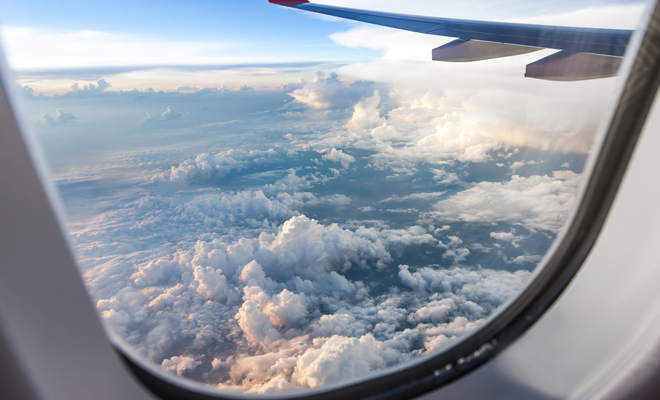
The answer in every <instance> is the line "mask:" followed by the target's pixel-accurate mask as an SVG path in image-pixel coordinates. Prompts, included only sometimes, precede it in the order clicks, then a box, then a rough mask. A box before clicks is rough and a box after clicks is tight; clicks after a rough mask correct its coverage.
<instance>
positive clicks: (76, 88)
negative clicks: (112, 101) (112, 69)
mask: <svg viewBox="0 0 660 400" xmlns="http://www.w3.org/2000/svg"><path fill="white" fill-rule="evenodd" d="M109 87H110V84H109V83H108V82H106V80H105V79H99V80H98V81H97V82H96V85H95V84H93V83H90V84H88V85H83V86H80V85H79V84H78V83H74V84H73V85H71V92H70V94H77V95H85V94H98V93H102V92H103V91H105V89H107V88H109Z"/></svg>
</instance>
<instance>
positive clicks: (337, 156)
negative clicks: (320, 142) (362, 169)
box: [321, 148, 355, 169]
mask: <svg viewBox="0 0 660 400" xmlns="http://www.w3.org/2000/svg"><path fill="white" fill-rule="evenodd" d="M321 158H322V159H324V160H326V161H333V162H338V163H341V166H342V167H343V168H345V169H348V167H350V166H351V164H352V163H354V162H355V157H353V156H351V155H350V154H346V153H344V152H343V151H341V150H337V149H335V148H333V149H331V150H328V151H327V153H326V154H324V155H323V157H321Z"/></svg>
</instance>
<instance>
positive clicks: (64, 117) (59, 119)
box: [41, 108, 76, 125]
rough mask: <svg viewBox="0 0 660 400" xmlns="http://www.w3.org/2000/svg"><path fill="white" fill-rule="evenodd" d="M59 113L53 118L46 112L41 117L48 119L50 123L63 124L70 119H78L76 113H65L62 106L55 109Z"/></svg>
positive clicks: (47, 121)
mask: <svg viewBox="0 0 660 400" xmlns="http://www.w3.org/2000/svg"><path fill="white" fill-rule="evenodd" d="M55 112H56V113H57V115H56V116H55V117H54V118H53V117H51V116H50V114H44V115H43V116H42V117H41V118H42V119H43V120H44V121H46V123H47V124H48V125H63V124H66V123H67V122H69V121H72V120H74V119H76V117H75V115H73V114H71V113H65V112H64V111H62V109H61V108H58V109H57V110H55Z"/></svg>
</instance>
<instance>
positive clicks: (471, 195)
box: [427, 171, 580, 233]
mask: <svg viewBox="0 0 660 400" xmlns="http://www.w3.org/2000/svg"><path fill="white" fill-rule="evenodd" d="M579 182H580V176H579V175H578V174H575V173H573V172H571V171H555V172H554V173H553V175H552V176H547V175H545V176H539V175H534V176H530V177H529V178H523V177H520V176H518V175H514V176H513V177H512V178H511V180H510V181H507V182H480V183H478V184H476V185H474V186H473V187H471V188H470V189H467V190H464V191H462V192H459V193H457V194H456V195H454V196H451V197H450V198H448V199H446V200H442V201H440V202H438V203H437V204H436V205H435V209H436V211H434V212H431V213H428V214H427V216H428V217H429V218H433V219H441V220H445V221H469V222H477V221H478V222H498V221H507V222H511V223H517V224H521V225H523V226H525V227H526V228H527V229H530V230H546V231H551V232H555V233H556V232H558V231H559V229H560V228H561V227H562V226H563V224H564V222H565V221H566V218H567V217H568V214H569V212H570V211H571V209H572V207H573V202H574V199H575V196H576V193H577V189H578V185H579Z"/></svg>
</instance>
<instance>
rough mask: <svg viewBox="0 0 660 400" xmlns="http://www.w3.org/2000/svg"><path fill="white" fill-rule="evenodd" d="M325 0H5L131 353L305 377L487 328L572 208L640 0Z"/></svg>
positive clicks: (18, 52) (96, 273) (417, 357)
mask: <svg viewBox="0 0 660 400" xmlns="http://www.w3.org/2000/svg"><path fill="white" fill-rule="evenodd" d="M319 4H321V2H319V3H316V2H312V3H308V2H307V1H276V0H271V1H270V2H268V1H266V0H260V1H254V2H250V3H249V4H246V2H208V1H197V2H178V3H177V2H165V3H163V2H158V3H156V2H150V1H147V2H140V3H134V2H127V1H124V0H121V1H115V2H112V3H107V4H106V3H102V4H99V3H94V4H89V3H88V2H80V1H75V0H65V1H63V2H58V3H57V4H54V3H52V2H45V1H32V0H31V1H25V2H7V1H5V2H3V3H2V6H3V11H4V12H3V17H2V23H3V25H2V31H1V35H2V41H3V47H4V49H5V52H6V56H7V60H8V63H9V65H10V67H11V69H12V71H13V73H14V76H15V78H16V84H17V87H18V88H19V90H20V92H21V94H22V98H23V106H24V108H25V110H26V115H27V118H28V121H29V122H30V125H31V129H33V130H34V131H35V132H36V133H37V136H38V138H39V140H40V142H41V146H42V147H43V149H44V151H45V153H46V155H47V159H48V164H49V166H50V169H51V171H52V179H53V180H54V182H55V183H56V186H57V188H58V190H59V194H60V196H61V201H62V204H63V205H64V207H65V210H66V215H67V218H68V222H67V229H68V231H69V234H70V238H71V243H72V247H73V249H74V252H75V254H76V256H77V259H78V262H79V268H80V273H81V276H82V278H83V280H84V282H85V284H86V287H87V288H88V290H89V293H90V297H91V298H92V301H93V303H94V304H95V305H96V309H97V311H98V314H99V316H100V318H101V319H102V321H103V322H104V323H105V326H106V328H107V330H108V333H109V335H110V337H111V338H112V340H113V341H115V343H116V344H117V346H119V347H120V348H122V349H128V350H126V351H130V352H131V353H130V354H129V355H128V356H129V358H130V357H134V358H135V359H139V360H148V361H149V362H151V363H152V365H155V366H157V367H158V368H159V369H160V370H161V371H162V372H164V373H166V374H169V375H170V376H174V377H178V378H182V379H186V380H188V381H189V382H197V383H200V384H203V385H205V386H206V387H210V388H214V389H218V390H220V391H221V392H222V393H234V394H235V393H247V394H281V393H294V394H295V393H304V392H302V391H305V390H310V389H323V388H331V387H335V385H341V384H348V383H351V382H355V381H356V380H359V379H364V378H365V377H369V376H375V375H376V374H382V373H386V372H387V371H393V370H394V369H398V370H399V371H400V370H402V368H404V367H406V366H411V365H416V364H417V363H419V362H423V361H425V360H429V359H430V357H432V356H435V355H438V354H440V353H441V352H443V351H444V350H447V349H450V348H451V347H452V346H453V345H455V344H456V343H458V342H459V341H460V340H461V339H463V338H465V337H468V336H469V335H470V334H473V333H475V332H478V331H479V329H480V328H481V327H483V326H485V325H486V324H488V322H489V321H490V319H491V318H493V316H495V315H497V313H498V312H500V311H501V310H502V309H503V306H505V305H506V304H507V302H509V301H511V300H512V299H513V298H515V296H516V295H517V294H519V293H520V292H521V291H522V290H523V289H524V288H525V287H526V285H527V284H528V283H529V282H530V281H531V280H533V278H534V276H535V274H536V273H538V271H539V267H540V266H542V265H543V260H544V257H547V255H548V252H549V250H550V249H551V246H552V245H553V243H554V242H555V239H556V238H557V237H558V235H559V234H560V232H561V231H562V228H563V227H564V225H565V224H566V223H567V221H568V220H569V217H570V215H571V212H572V211H573V210H574V207H575V206H576V201H577V196H578V194H579V188H580V184H581V182H582V181H583V178H584V176H583V169H584V166H585V163H586V162H587V158H588V157H589V156H590V153H591V149H592V145H593V139H594V136H595V134H596V131H597V129H598V127H599V124H600V122H601V118H602V116H603V114H604V113H605V111H606V110H607V107H608V105H609V103H610V102H611V101H612V94H613V91H614V88H615V86H616V84H617V79H616V78H615V76H616V74H617V71H618V69H619V66H620V64H621V60H622V56H623V55H624V52H625V50H626V45H627V43H628V39H629V38H630V35H631V34H632V30H634V29H635V27H636V25H637V23H638V22H639V21H640V19H641V16H642V14H643V12H644V8H645V3H644V2H643V1H634V0H633V1H625V0H602V1H587V0H576V1H563V0H560V1H546V0H543V1H533V2H532V1H520V2H511V1H503V0H497V1H488V2H483V1H476V0H466V1H462V2H455V1H454V2H450V1H446V0H441V1H438V0H433V1H430V0H415V1H412V0H411V1H408V2H405V3H402V2H389V1H387V2H385V1H379V2H375V1H370V0H351V1H347V0H324V1H323V2H322V4H321V5H319ZM343 7H350V8H351V9H361V10H369V12H368V13H367V14H364V13H355V12H353V11H351V10H346V9H344V8H343ZM383 13H394V14H397V15H394V14H383ZM401 14H406V15H408V16H401ZM365 15H366V16H365ZM410 15H416V16H422V17H420V18H415V17H410ZM433 18H439V19H442V20H433ZM447 18H450V19H449V20H447ZM465 20H469V21H465ZM483 21H487V22H483ZM508 24H513V25H508ZM539 25H542V26H555V28H552V29H551V28H547V27H546V28H538V26H539ZM557 26H558V27H564V28H557ZM466 27H468V28H469V29H468V28H466ZM592 28H594V29H600V30H593V29H592ZM581 29H582V30H581ZM466 32H468V33H466ZM530 32H531V33H530ZM469 35H472V36H469ZM493 35H496V36H497V38H496V39H492V37H493ZM594 38H595V39H594ZM594 43H595V44H594ZM562 46H563V47H562ZM591 156H593V154H591ZM178 378H177V379H178Z"/></svg>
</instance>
